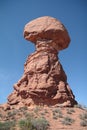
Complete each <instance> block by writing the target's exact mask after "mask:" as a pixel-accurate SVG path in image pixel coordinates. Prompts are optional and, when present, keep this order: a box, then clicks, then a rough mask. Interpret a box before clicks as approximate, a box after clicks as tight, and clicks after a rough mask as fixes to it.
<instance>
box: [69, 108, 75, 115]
mask: <svg viewBox="0 0 87 130" xmlns="http://www.w3.org/2000/svg"><path fill="white" fill-rule="evenodd" d="M73 112H75V111H74V109H71V108H68V109H67V114H72V113H73Z"/></svg>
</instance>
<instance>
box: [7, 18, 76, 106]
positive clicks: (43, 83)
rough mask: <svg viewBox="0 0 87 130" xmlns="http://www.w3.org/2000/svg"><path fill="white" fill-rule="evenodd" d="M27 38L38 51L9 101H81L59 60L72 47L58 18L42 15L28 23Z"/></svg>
mask: <svg viewBox="0 0 87 130" xmlns="http://www.w3.org/2000/svg"><path fill="white" fill-rule="evenodd" d="M24 37H25V38H26V39H27V40H30V41H32V42H34V43H35V46H36V51H35V52H34V53H33V54H31V55H30V56H29V57H28V59H27V61H26V63H25V64H24V74H23V76H22V77H21V79H20V80H19V81H18V82H17V83H16V84H14V91H13V93H12V94H10V95H9V96H8V104H9V105H14V104H20V103H22V104H24V105H28V106H30V105H40V104H43V105H56V104H57V105H59V106H73V105H74V104H76V103H77V102H76V101H75V97H74V95H73V92H72V90H71V89H70V87H69V85H68V83H67V76H66V74H65V72H64V70H63V68H62V65H61V64H60V62H59V59H58V52H59V50H62V49H65V48H66V47H68V45H69V42H70V38H69V35H68V32H67V30H66V29H65V27H64V26H63V25H62V24H61V23H60V22H59V21H58V20H56V19H54V18H51V17H47V16H46V17H41V18H38V19H36V20H34V21H31V22H30V23H28V24H27V25H26V26H25V29H24Z"/></svg>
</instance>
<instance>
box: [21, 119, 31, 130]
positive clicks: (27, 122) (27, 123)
mask: <svg viewBox="0 0 87 130" xmlns="http://www.w3.org/2000/svg"><path fill="white" fill-rule="evenodd" d="M19 127H20V129H21V130H32V123H31V118H28V119H22V120H20V121H19Z"/></svg>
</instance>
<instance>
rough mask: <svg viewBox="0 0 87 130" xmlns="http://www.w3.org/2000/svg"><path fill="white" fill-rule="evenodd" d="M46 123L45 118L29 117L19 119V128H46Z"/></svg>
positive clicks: (23, 129)
mask: <svg viewBox="0 0 87 130" xmlns="http://www.w3.org/2000/svg"><path fill="white" fill-rule="evenodd" d="M48 125H49V123H48V121H47V120H46V119H45V118H36V119H35V118H34V117H32V118H31V117H29V118H26V119H23V120H20V121H19V127H20V130H47V127H48Z"/></svg>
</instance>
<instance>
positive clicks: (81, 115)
mask: <svg viewBox="0 0 87 130" xmlns="http://www.w3.org/2000/svg"><path fill="white" fill-rule="evenodd" d="M80 119H82V120H87V112H85V113H82V114H80Z"/></svg>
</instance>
